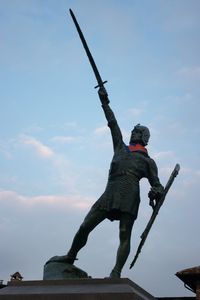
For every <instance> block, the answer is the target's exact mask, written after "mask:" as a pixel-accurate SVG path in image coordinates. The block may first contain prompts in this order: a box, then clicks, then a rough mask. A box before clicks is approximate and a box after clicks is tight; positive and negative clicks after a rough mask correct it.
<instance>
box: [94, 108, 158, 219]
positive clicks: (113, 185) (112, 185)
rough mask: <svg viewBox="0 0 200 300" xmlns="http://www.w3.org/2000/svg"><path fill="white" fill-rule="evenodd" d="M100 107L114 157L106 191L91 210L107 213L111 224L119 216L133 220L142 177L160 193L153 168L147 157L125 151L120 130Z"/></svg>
mask: <svg viewBox="0 0 200 300" xmlns="http://www.w3.org/2000/svg"><path fill="white" fill-rule="evenodd" d="M102 107H103V110H104V113H105V116H106V119H107V121H108V126H109V128H110V130H111V135H112V141H113V148H114V155H113V159H112V162H111V165H110V170H109V176H108V182H107V186H106V189H105V191H104V193H103V194H102V195H101V197H100V198H99V199H98V200H97V201H96V203H95V204H94V205H93V207H92V209H100V210H105V211H107V218H108V219H110V220H111V221H113V220H118V219H120V214H121V213H129V214H131V215H132V216H133V218H134V219H136V218H137V214H138V208H139V204H140V188H139V181H140V179H142V178H144V177H145V178H147V179H148V180H149V183H150V185H151V186H152V187H156V188H157V189H159V188H161V189H162V185H161V184H160V181H159V178H158V171H157V166H156V164H155V162H154V160H153V159H152V158H150V157H149V155H148V154H147V153H144V152H143V151H140V150H137V151H134V152H131V151H130V150H129V147H128V146H126V145H125V143H124V142H123V138H122V134H121V130H120V128H119V126H118V124H117V120H116V118H115V116H114V113H113V112H112V110H111V108H110V107H109V105H108V104H104V105H102Z"/></svg>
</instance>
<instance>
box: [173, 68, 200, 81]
mask: <svg viewBox="0 0 200 300" xmlns="http://www.w3.org/2000/svg"><path fill="white" fill-rule="evenodd" d="M178 74H180V75H183V76H186V77H192V78H193V79H194V78H200V66H194V67H182V68H181V69H179V70H178Z"/></svg>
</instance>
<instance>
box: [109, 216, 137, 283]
mask: <svg viewBox="0 0 200 300" xmlns="http://www.w3.org/2000/svg"><path fill="white" fill-rule="evenodd" d="M133 224H134V218H133V216H132V215H131V214H128V213H122V215H121V218H120V223H119V239H120V244H119V248H118V250H117V258H116V263H115V266H114V268H113V270H112V272H111V274H110V277H111V278H120V276H121V271H122V268H123V266H124V264H125V262H126V260H127V258H128V255H129V253H130V241H131V232H132V228H133Z"/></svg>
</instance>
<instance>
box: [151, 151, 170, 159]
mask: <svg viewBox="0 0 200 300" xmlns="http://www.w3.org/2000/svg"><path fill="white" fill-rule="evenodd" d="M153 157H154V158H155V159H163V158H168V157H174V152H173V151H160V152H157V153H154V155H153Z"/></svg>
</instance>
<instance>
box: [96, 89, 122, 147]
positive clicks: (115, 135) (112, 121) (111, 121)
mask: <svg viewBox="0 0 200 300" xmlns="http://www.w3.org/2000/svg"><path fill="white" fill-rule="evenodd" d="M98 94H99V98H100V101H101V103H102V108H103V111H104V114H105V117H106V120H107V121H108V127H109V128H110V130H111V135H112V141H113V148H114V150H115V149H116V148H117V147H120V146H121V145H122V144H123V140H122V133H121V130H120V128H119V126H118V123H117V120H116V118H115V115H114V113H113V111H112V109H111V108H110V106H109V102H110V101H109V99H108V94H107V92H106V89H105V88H104V87H100V88H99V91H98Z"/></svg>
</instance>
